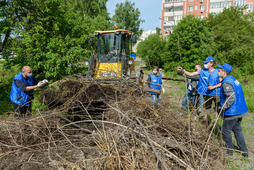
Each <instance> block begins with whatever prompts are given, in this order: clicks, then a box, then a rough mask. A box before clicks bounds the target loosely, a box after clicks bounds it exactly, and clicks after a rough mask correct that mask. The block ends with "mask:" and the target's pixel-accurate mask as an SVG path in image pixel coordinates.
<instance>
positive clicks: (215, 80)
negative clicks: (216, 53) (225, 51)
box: [197, 68, 220, 96]
mask: <svg viewBox="0 0 254 170" xmlns="http://www.w3.org/2000/svg"><path fill="white" fill-rule="evenodd" d="M218 71H219V69H217V68H216V69H215V70H214V71H213V72H212V73H210V72H209V71H208V69H205V68H202V69H201V73H200V76H199V82H198V89H197V90H198V94H200V95H208V96H219V95H220V88H216V89H213V90H208V89H207V87H208V86H214V85H217V84H219V83H220V81H219V76H218V75H217V73H218Z"/></svg>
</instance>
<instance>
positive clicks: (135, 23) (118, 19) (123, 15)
mask: <svg viewBox="0 0 254 170" xmlns="http://www.w3.org/2000/svg"><path fill="white" fill-rule="evenodd" d="M112 21H113V23H114V24H115V25H117V26H118V28H121V29H126V30H129V31H131V32H133V33H134V35H136V36H138V37H139V36H140V35H141V34H142V32H143V30H142V29H140V28H139V27H140V24H141V23H142V22H144V20H142V19H141V18H140V11H139V9H138V8H135V3H131V2H130V1H128V0H126V1H125V2H124V3H120V4H119V3H118V4H116V10H115V14H114V15H113V17H112Z"/></svg>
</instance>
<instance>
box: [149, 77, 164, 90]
mask: <svg viewBox="0 0 254 170" xmlns="http://www.w3.org/2000/svg"><path fill="white" fill-rule="evenodd" d="M149 76H150V78H151V84H150V85H149V88H150V89H155V90H161V84H162V81H161V76H162V75H161V74H159V76H156V75H154V74H149ZM149 93H150V94H158V93H155V92H149Z"/></svg>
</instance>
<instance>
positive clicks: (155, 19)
mask: <svg viewBox="0 0 254 170" xmlns="http://www.w3.org/2000/svg"><path fill="white" fill-rule="evenodd" d="M129 1H131V2H132V3H135V8H138V9H139V11H140V13H141V16H140V17H141V19H143V20H145V22H143V23H141V25H140V28H142V29H143V30H144V31H148V30H155V29H156V27H159V28H160V19H159V18H160V17H161V7H162V0H129ZM122 2H125V0H108V3H107V9H108V12H109V13H110V16H111V17H112V16H113V15H114V14H115V7H116V4H117V3H122Z"/></svg>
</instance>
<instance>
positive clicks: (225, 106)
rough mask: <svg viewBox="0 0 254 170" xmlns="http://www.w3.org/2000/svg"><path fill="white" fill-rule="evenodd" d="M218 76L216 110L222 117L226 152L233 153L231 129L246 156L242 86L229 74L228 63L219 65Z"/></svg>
mask: <svg viewBox="0 0 254 170" xmlns="http://www.w3.org/2000/svg"><path fill="white" fill-rule="evenodd" d="M218 67H219V68H220V69H219V73H218V74H219V76H221V77H222V78H223V80H222V83H221V90H220V104H221V108H219V110H218V112H219V113H220V114H221V115H222V117H223V124H222V134H223V140H224V142H225V143H226V147H227V148H228V149H227V150H226V154H229V155H233V150H232V149H233V142H232V134H231V131H233V132H234V135H235V138H236V142H237V145H238V146H239V150H240V151H241V152H242V155H243V156H245V157H248V149H247V146H246V143H245V140H244V136H243V132H242V127H241V121H242V117H244V116H246V115H247V114H248V113H249V112H248V108H247V105H246V102H245V98H244V94H243V90H242V86H241V84H240V83H239V81H237V80H236V79H235V78H234V77H233V76H231V75H230V72H231V71H232V67H231V65H229V64H224V65H219V64H218Z"/></svg>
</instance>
